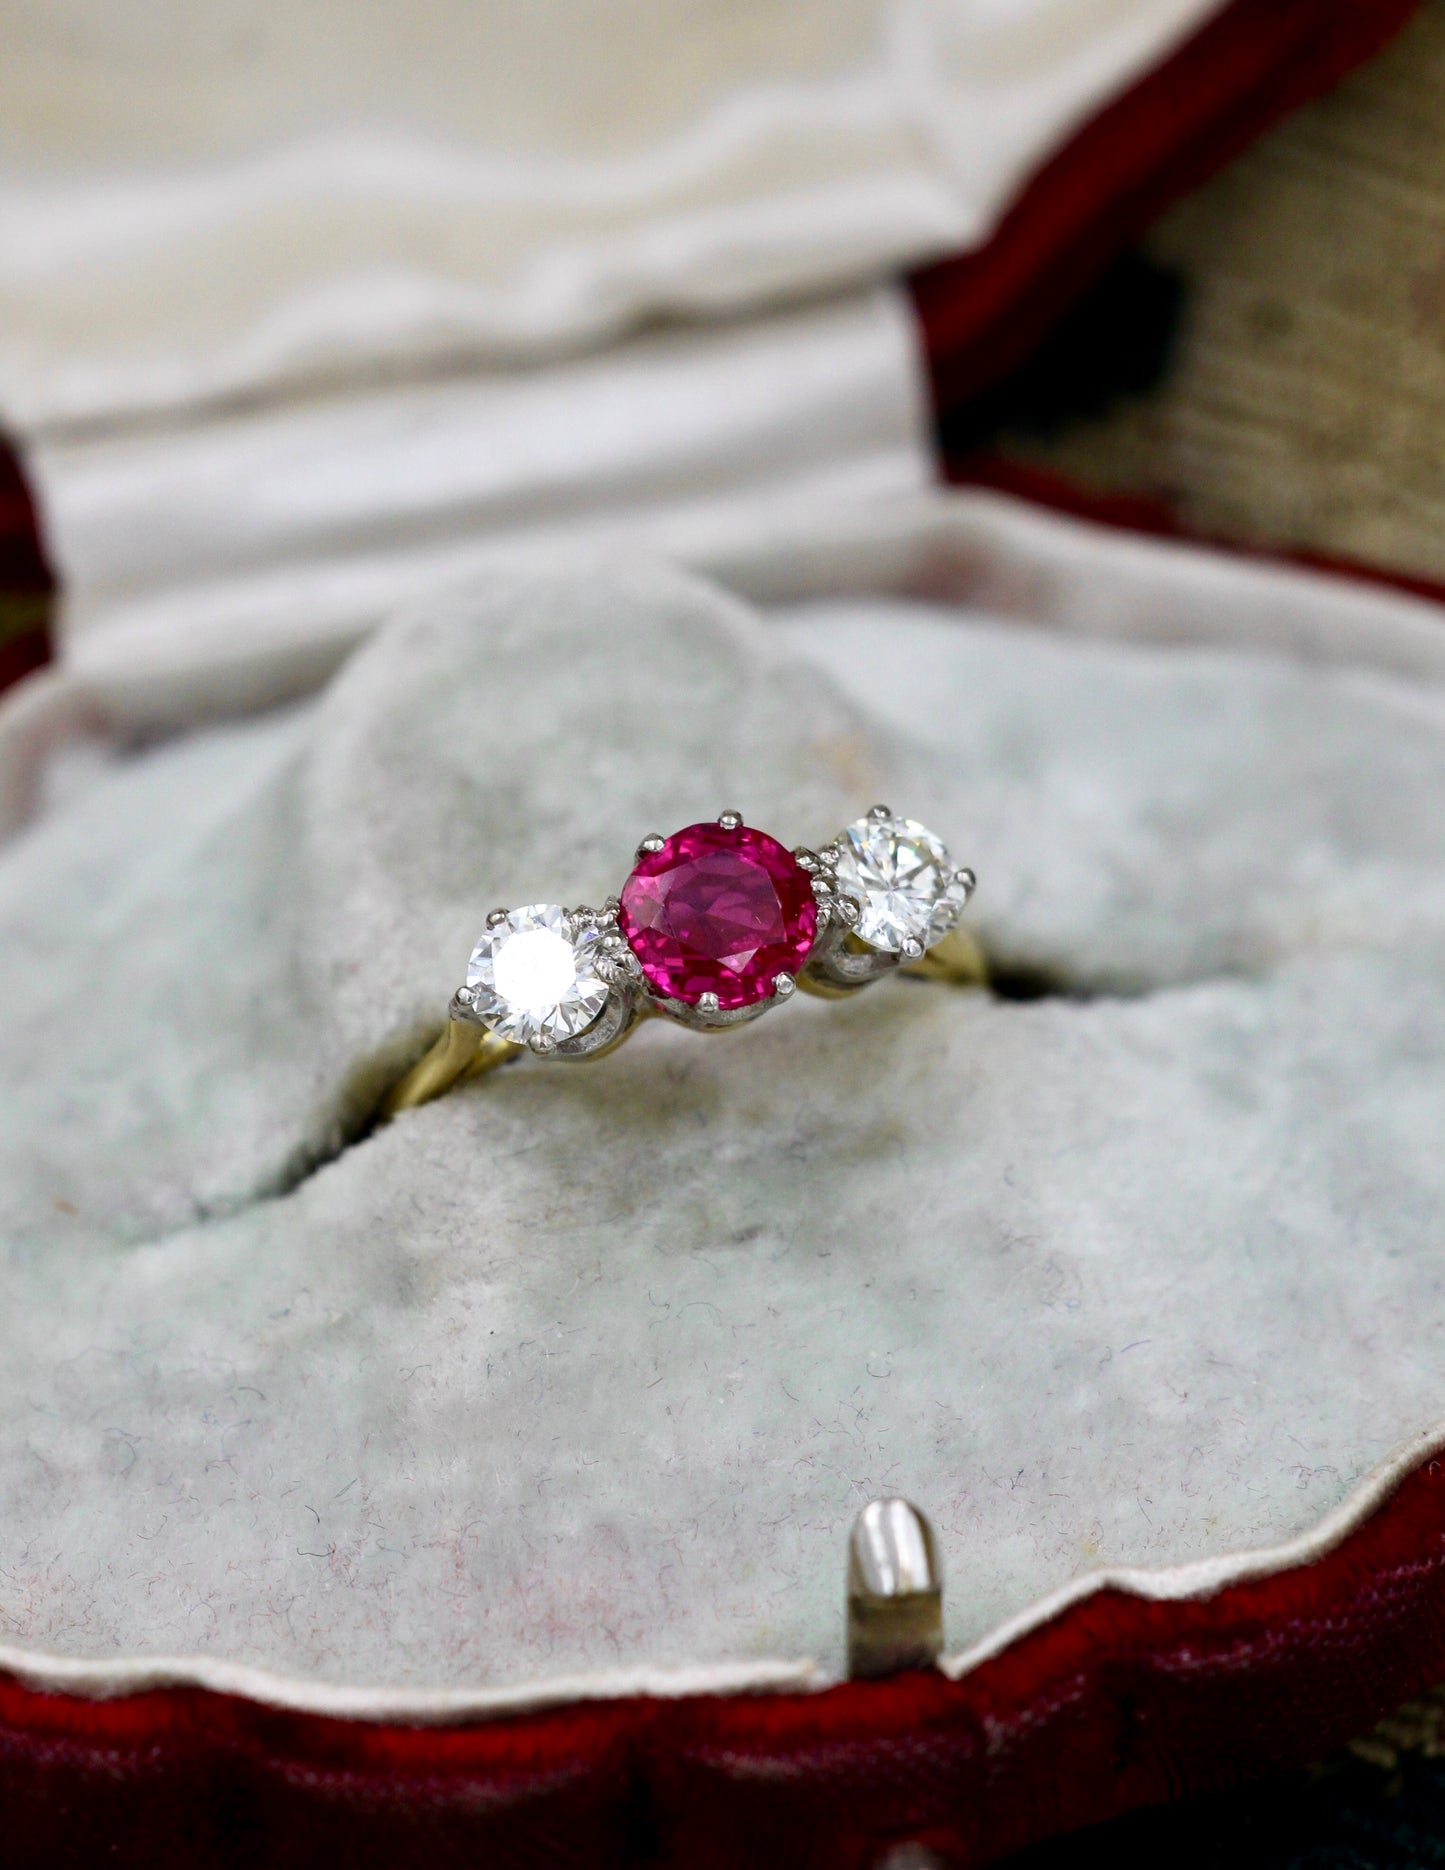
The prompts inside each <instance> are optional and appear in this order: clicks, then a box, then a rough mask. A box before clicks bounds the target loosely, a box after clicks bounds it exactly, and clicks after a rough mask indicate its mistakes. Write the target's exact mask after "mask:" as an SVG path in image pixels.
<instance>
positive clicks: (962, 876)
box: [953, 864, 978, 896]
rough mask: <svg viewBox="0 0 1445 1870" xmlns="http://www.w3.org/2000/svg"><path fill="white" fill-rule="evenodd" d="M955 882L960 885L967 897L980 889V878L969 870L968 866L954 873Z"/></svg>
mask: <svg viewBox="0 0 1445 1870" xmlns="http://www.w3.org/2000/svg"><path fill="white" fill-rule="evenodd" d="M953 880H954V882H955V883H956V884H958V886H959V888H960V889H961V890H962V891H963V893H964V895H965V896H972V894H973V892H974V891H975V890H976V889H977V888H978V878H977V877H976V876H975V875H974V874H973V872H972V871H971V870H970V869H969V867H968V865H967V864H965V865H964V866H963V868H962V869H961V870H955V871H954V873H953Z"/></svg>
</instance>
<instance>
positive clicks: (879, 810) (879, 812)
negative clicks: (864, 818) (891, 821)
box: [868, 805, 893, 819]
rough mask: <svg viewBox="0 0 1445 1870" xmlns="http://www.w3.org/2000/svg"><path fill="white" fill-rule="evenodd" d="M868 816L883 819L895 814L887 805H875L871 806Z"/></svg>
mask: <svg viewBox="0 0 1445 1870" xmlns="http://www.w3.org/2000/svg"><path fill="white" fill-rule="evenodd" d="M868 816H869V817H870V818H879V819H882V818H891V817H892V816H893V814H892V812H890V811H889V809H888V807H887V806H886V805H874V806H871V807H870V808H869V812H868Z"/></svg>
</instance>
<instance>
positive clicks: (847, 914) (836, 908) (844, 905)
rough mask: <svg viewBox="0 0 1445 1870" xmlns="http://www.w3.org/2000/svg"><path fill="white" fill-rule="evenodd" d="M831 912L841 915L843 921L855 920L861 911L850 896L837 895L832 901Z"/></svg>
mask: <svg viewBox="0 0 1445 1870" xmlns="http://www.w3.org/2000/svg"><path fill="white" fill-rule="evenodd" d="M833 913H834V914H835V915H839V916H841V917H842V918H843V920H844V921H845V922H856V921H857V920H858V917H859V916H860V915H861V914H862V913H863V912H862V910H860V909H859V907H858V905H857V903H856V902H854V900H853V898H852V897H851V896H839V897H838V898H837V899H836V900H835V901H834V904H833Z"/></svg>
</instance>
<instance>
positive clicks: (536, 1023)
mask: <svg viewBox="0 0 1445 1870" xmlns="http://www.w3.org/2000/svg"><path fill="white" fill-rule="evenodd" d="M601 959H602V936H601V934H600V933H599V931H598V930H597V929H595V928H592V927H583V928H581V929H580V930H579V931H578V932H577V933H576V934H575V935H574V934H572V933H571V932H570V930H569V928H568V924H567V912H566V910H565V909H561V908H559V907H558V905H557V904H556V903H531V904H529V905H528V906H527V908H525V909H510V910H508V911H507V913H506V915H505V916H503V917H502V918H501V919H500V920H499V921H497V922H496V924H495V925H493V923H492V919H491V918H490V917H488V922H487V932H486V934H485V935H484V936H483V937H482V939H481V941H480V942H479V943H478V944H477V946H476V947H475V948H474V949H473V950H472V958H471V960H470V961H469V962H468V963H467V986H468V987H469V988H470V989H471V990H472V1005H473V1006H474V1007H475V1008H476V1011H477V1014H478V1016H479V1017H480V1018H481V1020H482V1021H483V1023H484V1024H485V1025H487V1026H490V1027H491V1029H492V1031H493V1032H494V1033H496V1034H497V1035H498V1037H499V1038H502V1039H511V1040H513V1041H514V1042H515V1043H516V1044H518V1045H533V1044H541V1045H543V1046H547V1045H556V1044H557V1043H558V1042H559V1041H560V1040H562V1039H571V1038H574V1037H575V1036H576V1035H577V1034H578V1033H579V1032H583V1031H585V1030H586V1028H587V1027H588V1026H590V1025H591V1024H592V1022H593V1020H594V1019H596V1017H597V1015H598V1014H599V1013H600V1012H601V1011H602V1009H603V1007H604V1006H605V1005H606V1004H607V982H606V981H605V980H604V979H603V978H602V975H601V974H600V972H599V971H598V963H599V962H600V961H601Z"/></svg>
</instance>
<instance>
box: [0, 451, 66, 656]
mask: <svg viewBox="0 0 1445 1870" xmlns="http://www.w3.org/2000/svg"><path fill="white" fill-rule="evenodd" d="M54 592H55V580H54V578H53V576H52V575H51V571H50V566H49V564H48V562H47V560H46V557H45V551H44V548H43V546H42V545H41V541H40V524H39V520H38V518H37V516H36V512H35V503H34V501H33V500H32V499H31V497H30V489H29V488H28V487H27V485H26V484H25V476H24V474H23V473H22V472H21V467H20V463H19V461H18V460H17V459H16V456H15V455H14V453H13V452H12V450H11V449H10V448H9V447H8V446H7V444H6V442H5V438H4V436H3V435H0V690H3V689H6V688H8V687H9V686H10V684H11V683H12V682H18V681H19V680H20V678H21V676H22V675H28V674H29V673H30V671H31V670H32V669H38V668H39V667H40V666H41V664H42V663H45V662H48V661H49V660H50V655H51V640H50V613H51V604H52V600H53V597H54Z"/></svg>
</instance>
